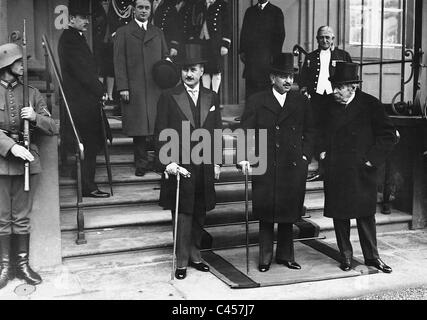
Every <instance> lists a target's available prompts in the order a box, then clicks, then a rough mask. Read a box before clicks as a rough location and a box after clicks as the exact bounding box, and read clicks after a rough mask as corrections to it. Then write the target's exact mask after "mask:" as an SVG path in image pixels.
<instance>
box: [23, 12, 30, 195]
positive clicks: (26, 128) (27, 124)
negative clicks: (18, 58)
mask: <svg viewBox="0 0 427 320" xmlns="http://www.w3.org/2000/svg"><path fill="white" fill-rule="evenodd" d="M22 61H23V65H24V75H23V82H24V88H23V99H22V101H23V105H24V108H26V107H28V106H29V100H30V96H29V90H28V58H27V31H26V21H25V19H24V31H23V33H22ZM23 138H24V147H25V148H26V149H27V150H28V151H29V150H30V120H28V119H25V120H24V135H23ZM24 191H30V162H29V161H25V163H24Z"/></svg>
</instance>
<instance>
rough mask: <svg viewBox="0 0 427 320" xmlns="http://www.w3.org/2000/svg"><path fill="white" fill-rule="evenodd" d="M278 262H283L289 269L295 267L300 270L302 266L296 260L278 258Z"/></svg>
mask: <svg viewBox="0 0 427 320" xmlns="http://www.w3.org/2000/svg"><path fill="white" fill-rule="evenodd" d="M276 262H277V263H278V264H283V265H284V266H286V267H288V268H289V269H294V270H300V269H301V266H300V265H299V264H298V263H296V262H295V261H287V260H282V259H276Z"/></svg>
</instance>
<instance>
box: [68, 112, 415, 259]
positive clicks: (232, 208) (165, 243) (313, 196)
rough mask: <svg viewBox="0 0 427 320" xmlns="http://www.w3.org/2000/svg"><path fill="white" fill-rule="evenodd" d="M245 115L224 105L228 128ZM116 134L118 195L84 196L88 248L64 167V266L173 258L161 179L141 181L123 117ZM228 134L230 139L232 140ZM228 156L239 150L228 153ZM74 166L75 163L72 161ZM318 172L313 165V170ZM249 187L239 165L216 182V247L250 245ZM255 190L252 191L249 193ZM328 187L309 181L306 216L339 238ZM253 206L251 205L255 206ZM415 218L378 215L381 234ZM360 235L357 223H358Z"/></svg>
mask: <svg viewBox="0 0 427 320" xmlns="http://www.w3.org/2000/svg"><path fill="white" fill-rule="evenodd" d="M241 112H242V109H241V107H239V106H229V105H226V106H223V108H222V114H223V122H224V126H225V127H230V128H233V126H234V125H235V124H236V122H235V120H234V119H235V117H237V116H240V115H241ZM109 121H110V125H111V128H112V130H113V136H114V140H113V145H112V146H111V147H110V152H111V164H112V173H113V188H114V196H113V197H110V198H108V199H92V198H84V205H85V208H84V215H85V227H86V239H87V244H84V245H77V244H76V243H75V240H76V237H77V222H76V200H75V199H76V187H75V184H76V181H75V180H73V179H71V178H69V175H68V173H69V170H70V167H66V166H63V167H62V168H61V172H62V174H61V177H60V202H61V203H60V207H61V232H62V256H63V260H64V262H68V263H70V262H71V263H73V262H76V261H78V260H79V259H82V258H84V259H86V260H87V259H89V260H91V261H92V260H93V261H101V260H105V259H107V260H109V259H112V258H113V257H114V258H115V259H118V260H117V261H121V259H124V258H123V257H125V256H132V259H133V258H134V257H137V258H136V259H137V260H138V261H139V263H148V262H153V261H164V260H166V259H170V256H171V248H172V244H173V242H172V223H171V214H170V211H167V210H162V208H161V207H159V206H158V199H159V192H160V190H159V189H160V176H159V175H158V174H156V173H151V172H150V173H148V174H146V175H145V176H144V177H136V176H135V175H134V171H135V169H134V167H133V151H132V139H130V138H128V137H126V136H124V135H123V134H122V133H121V121H120V117H111V116H109ZM230 138H231V137H230V136H225V139H230ZM224 152H225V153H226V154H227V153H228V154H229V153H233V150H232V149H231V150H230V149H229V150H225V151H224ZM70 163H71V162H70ZM97 165H98V168H97V174H96V182H97V183H98V185H99V187H100V189H102V190H106V191H108V190H109V186H108V179H107V171H106V168H105V160H104V156H103V155H99V156H98V158H97ZM315 168H316V164H311V165H310V167H309V170H310V171H312V170H314V169H315ZM244 191H245V187H244V177H243V175H242V174H241V173H240V172H239V171H238V170H237V169H236V168H235V167H234V166H225V167H223V170H222V173H221V179H220V181H219V182H217V183H216V193H217V206H216V208H215V209H214V210H213V211H211V212H208V214H207V219H206V225H205V230H206V231H207V232H208V233H209V234H210V235H211V237H212V239H211V240H212V243H211V245H212V247H213V248H222V247H229V246H240V245H244V244H245V239H246V238H245V230H246V228H245V211H244V210H245V203H244V198H245V194H244ZM249 191H250V190H249ZM323 200H324V197H323V183H322V182H311V183H307V193H306V197H305V206H306V208H307V210H306V217H307V218H308V219H309V220H310V221H312V222H313V223H315V224H316V225H318V226H319V228H320V235H322V236H326V237H328V238H329V237H334V231H333V225H332V219H328V218H324V217H323V214H322V212H323V211H322V209H323ZM249 208H251V205H249ZM410 221H411V216H410V215H408V214H405V213H403V212H398V211H395V210H394V211H393V212H392V214H391V215H387V216H386V215H382V214H378V215H377V230H378V232H384V231H395V230H402V229H408V226H409V223H410ZM352 227H353V231H352V232H354V225H352ZM249 236H250V243H252V244H255V243H257V236H258V223H257V221H255V220H254V218H253V216H252V213H251V212H250V225H249Z"/></svg>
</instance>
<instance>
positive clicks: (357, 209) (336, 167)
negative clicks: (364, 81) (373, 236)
mask: <svg viewBox="0 0 427 320" xmlns="http://www.w3.org/2000/svg"><path fill="white" fill-rule="evenodd" d="M322 116H323V119H322V122H321V123H322V125H323V128H322V146H321V150H322V151H326V158H325V160H324V164H325V166H324V167H325V180H324V187H325V188H324V189H325V211H324V214H325V216H326V217H330V218H336V219H352V218H360V217H366V216H372V215H374V214H375V212H376V203H377V177H376V176H377V170H378V167H380V166H381V165H382V164H383V163H384V161H385V159H386V157H387V156H388V155H389V154H390V152H391V151H392V149H393V146H394V144H395V142H396V141H397V140H396V136H395V128H394V125H393V123H392V121H391V119H390V118H389V117H388V115H387V113H386V112H385V109H384V106H383V105H382V104H381V102H380V101H379V100H378V99H376V98H375V97H373V96H371V95H369V94H366V93H364V92H362V91H359V90H358V91H357V92H356V96H355V98H354V100H353V101H352V102H351V103H350V104H349V105H348V106H347V107H344V105H341V104H338V103H336V102H332V103H330V104H329V105H327V106H326V108H325V110H324V112H323V113H322ZM366 161H370V162H371V163H372V164H373V166H374V167H373V168H370V167H368V166H366V165H365V163H366Z"/></svg>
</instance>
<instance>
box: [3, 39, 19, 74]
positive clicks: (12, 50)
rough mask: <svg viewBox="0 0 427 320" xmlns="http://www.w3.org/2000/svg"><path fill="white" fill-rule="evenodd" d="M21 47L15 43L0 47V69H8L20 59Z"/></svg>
mask: <svg viewBox="0 0 427 320" xmlns="http://www.w3.org/2000/svg"><path fill="white" fill-rule="evenodd" d="M22 57H23V55H22V47H21V46H20V45H17V44H16V43H6V44H3V45H1V46H0V69H3V68H4V67H8V66H10V65H11V64H13V63H14V62H15V61H16V60H18V59H22Z"/></svg>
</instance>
